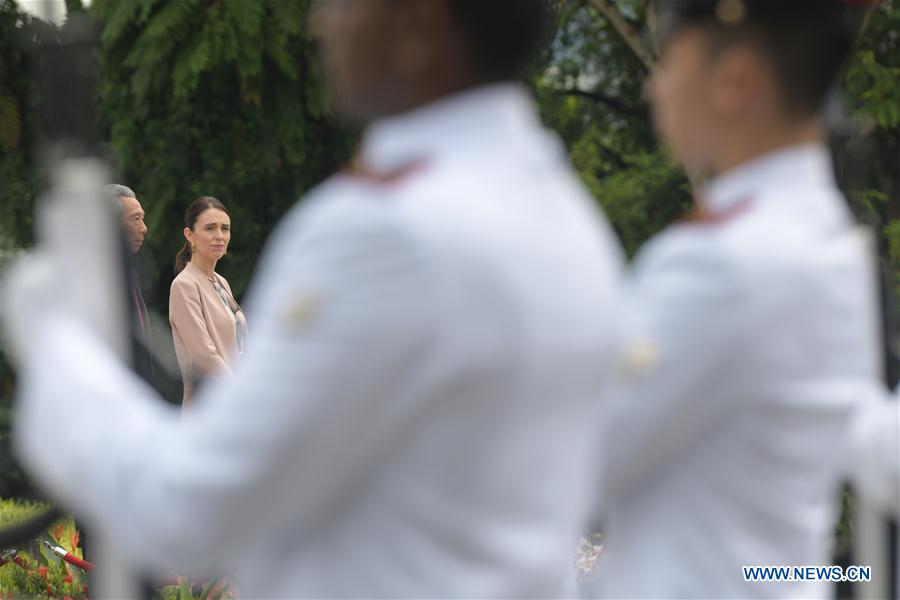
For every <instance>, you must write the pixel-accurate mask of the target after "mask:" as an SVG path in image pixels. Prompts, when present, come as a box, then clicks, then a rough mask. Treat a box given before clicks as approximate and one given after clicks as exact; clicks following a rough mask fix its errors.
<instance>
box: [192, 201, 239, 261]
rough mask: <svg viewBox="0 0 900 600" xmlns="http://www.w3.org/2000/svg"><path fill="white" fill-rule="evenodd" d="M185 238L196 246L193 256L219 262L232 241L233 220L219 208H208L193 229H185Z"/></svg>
mask: <svg viewBox="0 0 900 600" xmlns="http://www.w3.org/2000/svg"><path fill="white" fill-rule="evenodd" d="M184 237H185V238H187V240H188V242H190V243H191V244H192V245H193V246H194V250H193V254H196V255H198V256H201V257H203V258H205V259H207V260H211V261H217V260H219V259H220V258H222V257H223V256H225V251H226V250H228V242H229V241H231V218H230V217H229V216H228V215H227V214H226V213H225V212H224V211H221V210H219V209H218V208H207V209H206V210H204V211H203V212H202V213H200V216H199V217H197V221H196V222H195V223H194V228H193V229H190V228H188V227H185V228H184Z"/></svg>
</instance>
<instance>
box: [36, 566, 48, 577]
mask: <svg viewBox="0 0 900 600" xmlns="http://www.w3.org/2000/svg"><path fill="white" fill-rule="evenodd" d="M37 572H38V575H40V576H41V577H43V578H44V579H47V567H38V568H37Z"/></svg>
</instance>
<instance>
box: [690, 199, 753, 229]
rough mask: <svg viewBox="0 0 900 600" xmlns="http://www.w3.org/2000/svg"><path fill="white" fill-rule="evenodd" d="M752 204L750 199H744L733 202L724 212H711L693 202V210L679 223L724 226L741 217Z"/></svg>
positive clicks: (700, 204) (698, 203)
mask: <svg viewBox="0 0 900 600" xmlns="http://www.w3.org/2000/svg"><path fill="white" fill-rule="evenodd" d="M752 203H753V202H752V200H751V199H750V198H745V199H743V200H741V201H739V202H735V203H734V204H732V205H731V206H730V207H729V208H728V209H726V210H723V211H720V212H713V211H711V210H709V209H707V208H704V207H703V205H702V203H700V202H695V203H694V209H693V210H692V211H691V212H690V213H688V214H687V216H685V217H684V218H683V219H681V220H680V221H679V223H682V224H686V225H724V224H725V223H728V222H730V221H733V220H734V219H735V218H736V217H739V216H740V215H742V214H743V213H744V212H745V211H746V210H747V209H748V208H749V207H750V205H751V204H752Z"/></svg>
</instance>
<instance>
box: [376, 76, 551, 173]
mask: <svg viewBox="0 0 900 600" xmlns="http://www.w3.org/2000/svg"><path fill="white" fill-rule="evenodd" d="M535 130H538V131H543V128H542V126H541V123H540V120H539V119H538V116H537V111H536V109H535V104H534V101H533V100H532V98H531V95H530V94H529V92H528V91H527V90H526V89H525V88H524V87H523V86H522V85H520V84H517V83H512V82H505V83H495V84H491V85H486V86H481V87H476V88H471V89H468V90H465V91H462V92H459V93H456V94H453V95H451V96H447V97H445V98H441V99H440V100H437V101H435V102H432V103H430V104H427V105H425V106H422V107H419V108H416V109H413V110H411V111H408V112H405V113H402V114H399V115H393V116H390V117H385V118H383V119H379V120H377V121H374V122H373V123H372V124H371V125H369V127H368V128H367V129H366V132H365V134H364V136H363V142H362V149H361V152H360V163H361V165H362V166H363V167H365V168H367V169H372V170H375V171H379V172H384V171H390V170H394V169H398V168H401V167H404V166H406V165H408V164H410V163H412V162H416V161H419V160H422V159H429V158H434V157H436V156H442V155H447V154H453V153H454V152H458V151H459V149H460V147H466V148H473V147H477V146H496V145H497V143H498V142H500V143H501V144H502V145H504V146H505V148H504V149H502V150H500V149H498V151H505V152H517V151H522V150H523V149H526V150H527V149H528V148H534V147H535V135H534V131H535ZM540 141H541V142H549V143H550V144H553V142H552V138H549V136H548V137H547V138H543V137H541V138H540Z"/></svg>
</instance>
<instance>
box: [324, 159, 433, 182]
mask: <svg viewBox="0 0 900 600" xmlns="http://www.w3.org/2000/svg"><path fill="white" fill-rule="evenodd" d="M424 166H425V160H424V159H423V160H416V161H413V162H410V163H407V164H405V165H403V166H400V167H397V168H396V169H392V170H389V171H382V172H379V171H373V170H371V169H368V168H366V167H364V166H362V165H360V164H357V163H353V164H351V165H350V166H348V167H345V168H344V169H343V170H341V174H343V175H346V176H347V177H352V178H353V179H360V180H363V181H366V182H368V183H374V184H376V185H382V186H390V185H395V184H397V183H399V182H401V181H403V180H404V179H406V178H407V177H409V176H410V175H412V174H413V173H416V172H417V171H421V170H422V168H423V167H424Z"/></svg>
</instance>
